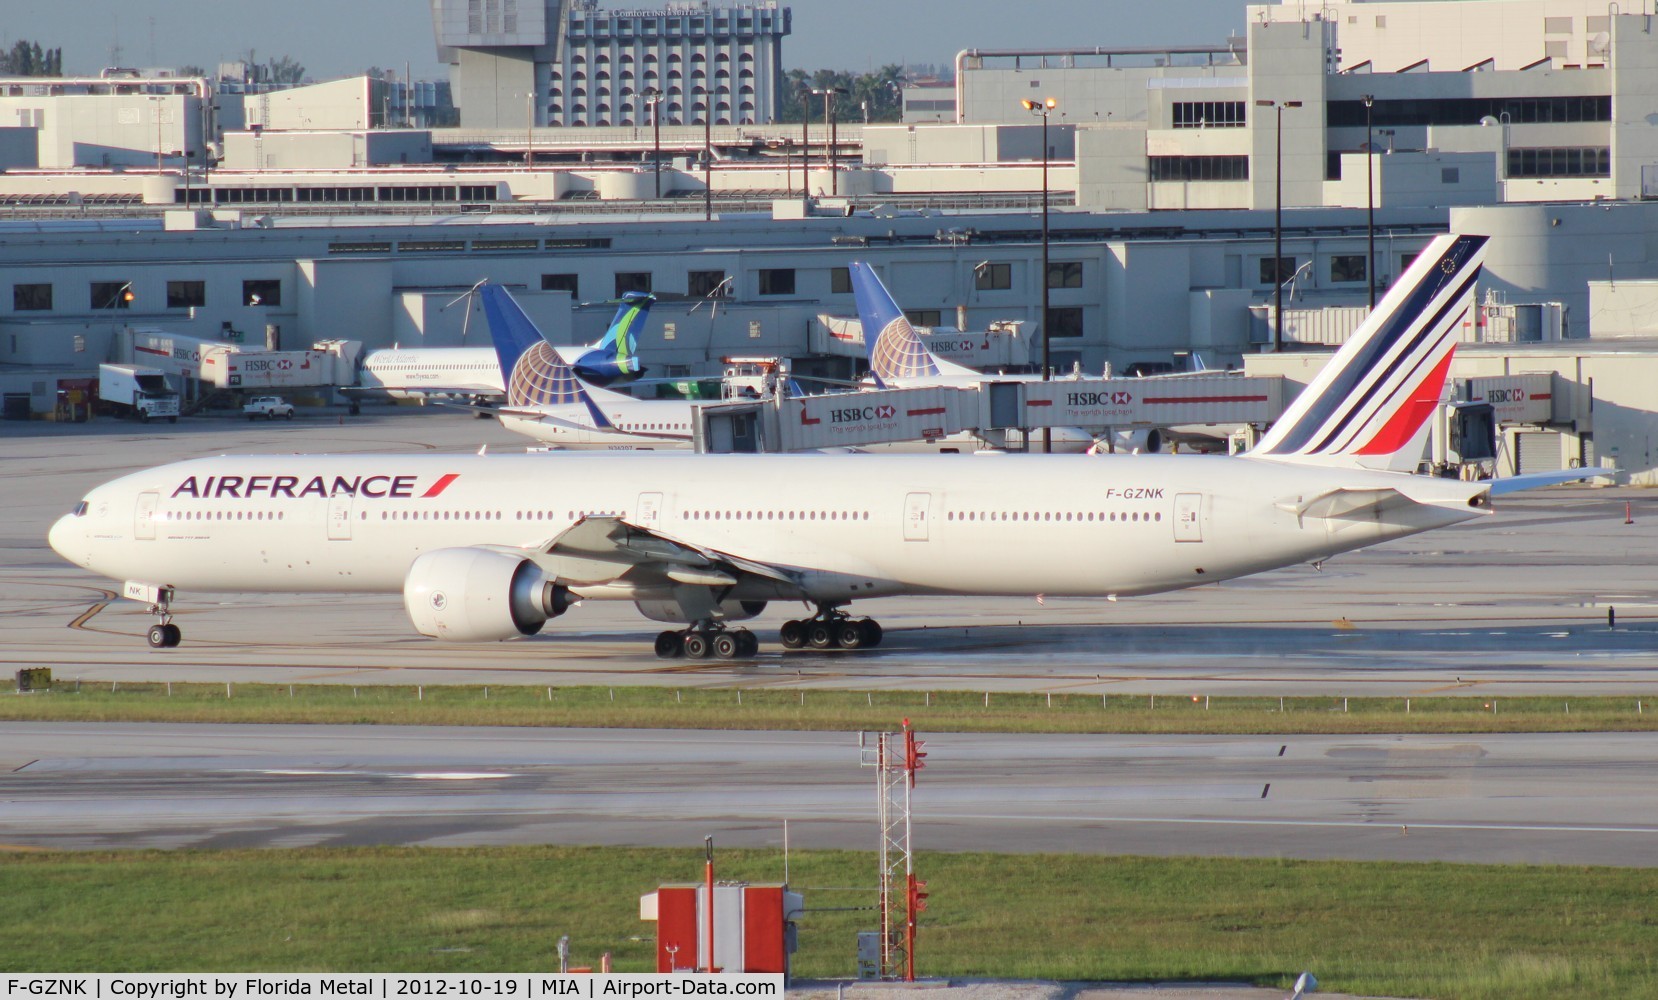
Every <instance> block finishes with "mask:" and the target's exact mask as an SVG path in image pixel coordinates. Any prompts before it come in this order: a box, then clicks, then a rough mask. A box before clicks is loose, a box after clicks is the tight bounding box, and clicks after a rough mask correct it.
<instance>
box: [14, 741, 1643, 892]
mask: <svg viewBox="0 0 1658 1000" xmlns="http://www.w3.org/2000/svg"><path fill="white" fill-rule="evenodd" d="M924 738H925V740H926V743H927V751H928V753H929V757H928V760H927V767H926V769H925V770H924V771H922V772H921V775H920V780H919V781H918V783H917V786H916V790H915V792H914V797H913V803H914V809H915V817H916V820H915V822H916V826H915V836H916V843H917V846H918V847H920V848H922V849H929V850H948V851H962V850H982V851H1002V852H1005V851H1012V852H1020V853H1024V852H1038V851H1065V852H1081V853H1092V854H1148V855H1208V856H1237V857H1287V858H1349V859H1371V860H1411V861H1428V860H1441V861H1465V862H1527V863H1555V864H1608V865H1630V866H1643V867H1644V866H1649V865H1653V864H1658V818H1655V817H1658V788H1655V787H1654V786H1653V784H1652V782H1651V780H1650V775H1651V774H1652V773H1653V771H1654V769H1655V768H1658V734H1610V735H1606V734H1595V735H1501V736H1483V737H1477V738H1476V737H1461V736H1448V737H1447V736H1422V737H1339V738H1338V737H1290V738H1282V737H1122V736H1020V735H964V734H939V735H931V734H928V735H925V737H924ZM859 756H860V755H859V748H858V746H857V739H856V737H855V736H854V735H852V734H843V733H775V732H768V733H748V732H718V733H710V732H679V731H650V730H646V731H630V732H615V731H606V730H556V729H555V730H541V729H535V730H528V729H469V728H440V729H430V728H405V727H390V726H385V727H381V726H376V727H346V726H227V725H198V726H190V725H122V724H53V723H38V724H34V723H31V724H8V725H7V726H6V727H5V730H4V731H3V732H0V801H3V802H4V809H3V810H0V844H4V845H7V846H10V847H13V848H15V847H19V846H22V847H50V848H62V849H93V848H111V847H119V848H146V847H156V848H182V847H198V848H222V847H250V846H282V847H296V846H310V845H361V844H420V845H432V846H460V845H479V844H541V843H560V844H631V845H658V846H685V845H696V844H699V843H700V842H701V838H702V837H703V836H705V835H709V834H712V835H713V836H714V837H715V838H716V841H717V842H718V843H719V844H721V845H727V846H755V847H762V846H763V847H781V845H782V841H783V824H784V821H785V820H787V821H788V824H789V839H790V845H791V847H792V848H812V847H836V848H852V849H873V848H874V847H875V846H876V818H875V810H874V806H875V787H874V776H873V773H872V772H871V771H870V770H868V769H866V768H864V767H861V766H860V763H859Z"/></svg>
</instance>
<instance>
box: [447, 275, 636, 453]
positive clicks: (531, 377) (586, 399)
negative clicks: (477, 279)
mask: <svg viewBox="0 0 1658 1000" xmlns="http://www.w3.org/2000/svg"><path fill="white" fill-rule="evenodd" d="M478 294H479V296H480V297H481V298H482V300H483V304H484V318H485V319H486V320H487V321H488V323H489V336H490V339H491V340H492V341H494V343H495V354H496V356H497V357H498V358H500V360H501V377H502V378H503V379H504V380H505V382H506V389H507V405H508V406H509V407H522V406H568V405H580V406H583V407H585V408H586V410H587V412H588V413H589V414H590V415H591V417H592V418H593V420H594V422H595V424H596V425H597V426H599V427H609V426H610V421H609V419H608V418H606V417H605V415H604V411H602V410H600V409H599V407H598V405H597V404H595V403H594V402H593V399H592V397H591V396H590V395H589V394H588V392H587V390H586V388H585V387H584V386H583V385H582V381H581V379H580V378H578V377H577V375H576V370H575V369H574V368H572V367H571V366H570V365H568V364H566V363H565V362H564V361H563V359H561V358H560V357H559V356H558V353H557V352H555V351H554V350H553V347H552V345H551V344H549V343H547V341H546V339H545V338H543V337H542V336H541V331H540V330H537V329H536V327H535V324H534V323H532V322H531V321H530V318H529V317H528V316H526V315H525V314H524V310H523V309H522V308H520V307H519V305H518V303H517V302H516V301H514V299H513V297H512V296H511V295H510V294H508V292H507V290H506V289H505V288H502V287H501V286H500V285H492V284H485V285H482V286H480V287H479V289H478Z"/></svg>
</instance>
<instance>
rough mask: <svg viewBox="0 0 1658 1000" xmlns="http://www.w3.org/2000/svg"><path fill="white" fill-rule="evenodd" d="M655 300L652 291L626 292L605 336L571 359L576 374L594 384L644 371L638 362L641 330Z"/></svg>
mask: <svg viewBox="0 0 1658 1000" xmlns="http://www.w3.org/2000/svg"><path fill="white" fill-rule="evenodd" d="M655 301H656V296H654V295H652V294H650V293H649V292H624V293H623V295H622V302H621V304H620V305H619V306H618V307H617V309H616V317H615V318H614V319H612V320H611V321H610V329H609V330H607V331H605V335H604V339H603V340H601V341H599V342H598V343H597V344H594V345H593V346H592V347H591V348H589V349H588V350H587V351H586V352H585V353H583V354H582V355H581V356H580V357H577V358H576V359H575V360H574V361H573V362H571V366H572V367H573V368H575V370H576V374H577V375H580V376H581V377H582V379H583V380H585V381H587V382H591V383H592V384H594V385H610V384H612V383H615V382H631V381H633V380H634V379H636V378H638V377H639V376H641V375H643V374H644V373H645V368H644V366H643V365H641V364H640V363H639V331H640V330H641V329H642V328H643V327H644V325H645V317H647V316H649V315H650V312H651V304H652V303H654V302H655Z"/></svg>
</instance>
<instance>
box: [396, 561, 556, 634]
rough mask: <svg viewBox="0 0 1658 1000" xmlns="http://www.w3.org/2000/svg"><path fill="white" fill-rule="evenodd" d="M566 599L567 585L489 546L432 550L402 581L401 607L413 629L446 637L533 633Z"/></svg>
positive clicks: (529, 563)
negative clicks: (485, 547)
mask: <svg viewBox="0 0 1658 1000" xmlns="http://www.w3.org/2000/svg"><path fill="white" fill-rule="evenodd" d="M570 604H571V600H570V592H569V590H567V589H565V588H564V587H563V586H562V585H560V584H557V583H554V582H553V581H551V580H549V579H547V576H546V574H545V573H543V572H542V571H541V568H540V567H538V566H537V565H536V564H535V563H533V562H531V561H530V560H528V559H525V558H523V557H521V556H515V555H512V554H510V553H506V552H497V551H494V550H493V549H482V548H455V549H435V550H433V551H431V552H427V553H424V554H423V555H421V556H420V557H419V558H417V559H416V560H415V561H414V563H413V565H411V566H410V567H409V575H408V576H407V577H405V578H404V580H403V607H404V608H405V609H406V610H407V611H408V612H409V621H410V622H412V623H414V627H415V631H416V632H419V633H420V634H421V635H428V636H431V637H432V638H434V639H443V640H445V641H447V642H497V641H499V640H502V639H516V638H517V637H518V636H521V635H534V634H536V633H537V632H539V631H541V626H543V625H545V624H547V620H548V619H549V618H556V617H558V616H559V615H562V614H563V613H564V612H565V611H567V610H569V607H570Z"/></svg>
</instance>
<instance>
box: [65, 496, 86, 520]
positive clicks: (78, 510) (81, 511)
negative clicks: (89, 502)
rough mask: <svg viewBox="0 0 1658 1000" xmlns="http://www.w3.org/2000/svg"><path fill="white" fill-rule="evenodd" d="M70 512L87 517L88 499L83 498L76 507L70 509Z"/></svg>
mask: <svg viewBox="0 0 1658 1000" xmlns="http://www.w3.org/2000/svg"><path fill="white" fill-rule="evenodd" d="M69 513H71V514H73V515H75V516H76V517H85V516H86V501H85V500H82V501H81V502H80V503H78V504H76V505H75V509H74V510H72V511H70V512H69Z"/></svg>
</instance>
